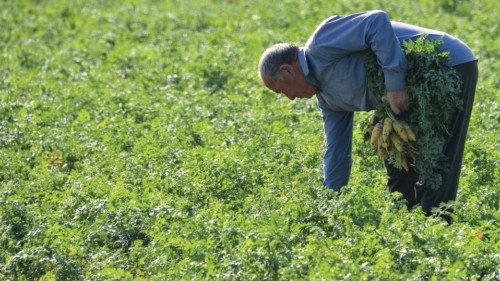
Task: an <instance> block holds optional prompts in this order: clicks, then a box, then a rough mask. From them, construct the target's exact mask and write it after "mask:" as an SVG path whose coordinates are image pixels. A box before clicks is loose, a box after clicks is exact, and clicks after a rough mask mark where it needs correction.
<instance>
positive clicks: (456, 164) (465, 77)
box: [385, 61, 478, 222]
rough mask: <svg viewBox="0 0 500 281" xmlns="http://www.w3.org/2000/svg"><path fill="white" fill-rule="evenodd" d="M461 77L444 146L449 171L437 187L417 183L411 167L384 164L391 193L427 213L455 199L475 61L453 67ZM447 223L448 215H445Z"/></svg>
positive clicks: (475, 71)
mask: <svg viewBox="0 0 500 281" xmlns="http://www.w3.org/2000/svg"><path fill="white" fill-rule="evenodd" d="M454 68H455V69H456V70H457V71H458V72H459V75H460V77H461V79H462V88H461V98H462V101H463V110H456V111H455V112H454V114H453V117H452V121H451V126H450V133H451V135H450V136H449V138H448V139H447V140H446V143H445V146H444V154H445V155H446V156H447V157H448V161H449V164H450V166H449V170H448V171H447V172H446V173H444V174H442V177H443V181H442V185H441V187H440V188H439V189H437V190H433V189H431V188H429V187H426V186H421V185H418V184H417V182H418V179H419V175H418V173H417V172H416V170H415V169H414V167H413V168H412V169H410V171H409V172H405V171H404V170H398V169H395V168H393V167H391V166H390V165H387V163H386V165H385V167H386V169H387V175H388V187H389V191H390V192H396V191H397V192H400V193H402V194H403V197H404V198H405V199H406V200H407V202H408V203H407V204H408V208H409V209H412V208H413V207H415V206H417V204H419V205H420V206H422V209H423V211H424V212H425V213H426V214H427V215H432V208H434V207H439V205H440V204H441V203H446V202H449V201H452V200H455V199H456V197H457V189H458V179H459V177H460V170H461V167H462V158H463V153H464V144H465V138H466V135H467V128H468V127H469V120H470V116H471V111H472V104H473V102H474V94H475V91H476V83H477V76H478V68H477V61H472V62H467V63H463V64H459V65H457V66H455V67H454ZM444 217H445V219H446V220H448V222H450V218H449V216H446V215H445V216H444Z"/></svg>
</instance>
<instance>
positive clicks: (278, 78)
mask: <svg viewBox="0 0 500 281" xmlns="http://www.w3.org/2000/svg"><path fill="white" fill-rule="evenodd" d="M298 52H299V47H298V46H297V45H295V44H290V43H281V44H276V45H273V46H271V47H269V48H268V49H267V50H265V51H264V53H263V54H262V57H261V58H260V62H259V74H260V78H261V79H262V82H264V84H265V85H266V87H267V88H269V89H270V90H272V91H274V92H276V93H278V94H279V93H283V94H284V95H285V96H287V97H288V98H289V99H290V100H293V99H295V98H310V97H312V96H313V95H314V94H315V93H316V91H317V88H316V87H315V86H314V85H312V84H311V83H309V82H308V81H307V80H306V77H305V76H304V72H303V71H302V68H301V67H300V64H299V61H298V59H297V54H298Z"/></svg>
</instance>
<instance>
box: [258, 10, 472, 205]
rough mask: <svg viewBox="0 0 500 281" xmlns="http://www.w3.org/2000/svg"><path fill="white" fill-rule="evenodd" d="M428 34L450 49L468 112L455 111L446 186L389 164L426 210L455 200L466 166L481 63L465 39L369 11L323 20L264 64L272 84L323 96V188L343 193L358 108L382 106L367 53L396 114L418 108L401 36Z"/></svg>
mask: <svg viewBox="0 0 500 281" xmlns="http://www.w3.org/2000/svg"><path fill="white" fill-rule="evenodd" d="M421 34H427V39H429V40H434V39H439V40H442V41H443V44H441V45H440V46H439V48H440V49H441V50H443V51H447V52H449V54H450V56H449V59H450V63H451V65H452V66H453V67H454V68H455V69H457V70H458V72H459V74H460V75H461V79H462V82H463V84H462V89H461V91H462V92H461V97H462V100H463V107H464V109H463V110H462V111H457V112H455V113H454V116H453V119H452V126H451V127H450V132H451V136H450V137H449V139H448V140H447V143H446V146H445V147H444V152H445V155H446V156H447V157H448V159H449V163H450V169H449V171H448V172H447V173H446V174H444V175H443V183H442V186H441V188H440V189H439V190H432V189H431V188H426V187H425V186H419V185H418V184H417V182H418V178H419V176H418V173H417V172H416V171H415V169H410V171H409V172H405V171H400V170H396V169H394V168H391V167H390V166H388V165H386V168H387V173H388V177H389V182H388V186H389V191H391V192H395V191H398V192H401V193H402V194H403V196H404V198H405V199H406V200H407V201H408V207H409V208H412V207H413V206H415V205H417V204H420V205H421V206H422V207H423V210H424V211H425V212H426V213H427V214H431V209H432V208H433V207H437V206H439V204H440V203H442V202H448V201H450V200H454V199H455V198H456V194H457V188H458V179H459V176H460V168H461V164H462V156H463V150H464V143H465V136H466V133H467V128H468V125H469V119H470V115H471V109H472V104H473V99H474V93H475V87H476V82H477V72H478V70H477V61H476V58H475V57H474V55H473V54H472V52H471V51H470V49H469V48H468V47H467V46H466V45H465V44H464V43H463V42H462V41H460V40H458V39H456V38H454V37H452V36H450V35H448V34H446V33H443V32H440V31H436V30H431V29H426V28H421V27H417V26H413V25H409V24H404V23H400V22H394V21H390V20H389V18H388V16H387V14H386V13H385V12H383V11H369V12H363V13H357V14H353V15H346V16H332V17H329V18H327V19H326V20H324V21H323V22H322V23H321V24H320V26H319V27H318V28H317V29H316V31H315V32H314V33H313V34H312V36H311V37H310V38H309V40H307V43H306V44H305V46H304V47H299V46H297V45H294V44H289V43H283V44H277V45H274V46H272V47H270V48H268V49H267V50H266V51H265V52H264V53H263V55H262V57H261V60H260V63H259V72H260V77H261V79H262V81H263V82H264V84H265V85H266V87H267V88H269V89H271V90H272V91H274V92H276V93H278V94H279V93H282V94H284V95H285V96H287V97H288V98H289V99H290V100H294V99H295V98H311V97H312V96H314V95H316V97H317V99H318V102H319V108H320V109H321V111H322V115H323V121H324V129H325V135H326V152H325V154H324V185H325V186H327V187H330V188H333V189H334V190H336V191H340V188H341V187H342V186H344V185H346V184H347V182H348V179H349V175H350V171H351V162H352V161H351V147H352V130H353V113H354V111H368V110H372V109H374V107H375V105H376V104H377V102H378V101H377V99H376V97H375V96H374V95H373V94H372V93H370V92H369V91H368V89H367V82H366V77H365V75H366V73H365V68H364V61H363V53H364V51H366V50H368V49H371V50H372V51H373V52H374V53H375V55H376V57H377V61H378V63H379V64H380V66H381V67H382V69H383V72H384V78H385V80H384V81H385V86H386V90H387V93H386V95H385V96H384V97H383V100H385V101H387V102H388V103H389V105H390V107H391V109H392V110H393V111H394V113H395V114H400V113H402V112H404V111H406V110H408V108H409V107H410V106H411V105H410V104H409V97H408V94H407V92H406V85H405V70H406V68H407V62H406V58H405V55H404V53H403V51H402V49H401V45H402V41H403V40H407V39H410V40H411V39H415V38H417V37H418V36H420V35H421Z"/></svg>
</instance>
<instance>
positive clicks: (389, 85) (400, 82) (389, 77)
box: [384, 71, 406, 92]
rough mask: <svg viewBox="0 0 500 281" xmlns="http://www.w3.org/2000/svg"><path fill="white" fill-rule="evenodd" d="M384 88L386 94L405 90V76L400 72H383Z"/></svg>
mask: <svg viewBox="0 0 500 281" xmlns="http://www.w3.org/2000/svg"><path fill="white" fill-rule="evenodd" d="M384 78H385V87H386V89H387V91H388V92H392V91H402V90H404V89H406V82H405V75H404V73H401V72H395V71H384Z"/></svg>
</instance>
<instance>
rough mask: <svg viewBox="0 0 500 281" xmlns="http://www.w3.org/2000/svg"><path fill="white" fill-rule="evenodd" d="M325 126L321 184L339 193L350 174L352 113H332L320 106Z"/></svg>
mask: <svg viewBox="0 0 500 281" xmlns="http://www.w3.org/2000/svg"><path fill="white" fill-rule="evenodd" d="M320 109H321V112H322V114H323V121H324V126H325V138H326V151H325V154H324V157H323V172H324V181H323V184H324V185H325V186H326V187H329V188H332V189H334V190H336V191H340V188H341V187H342V186H345V185H346V184H347V182H348V181H349V177H350V174H351V166H352V159H351V150H352V130H353V128H352V123H353V117H354V113H353V112H346V111H333V110H331V109H328V107H325V106H321V102H320Z"/></svg>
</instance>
